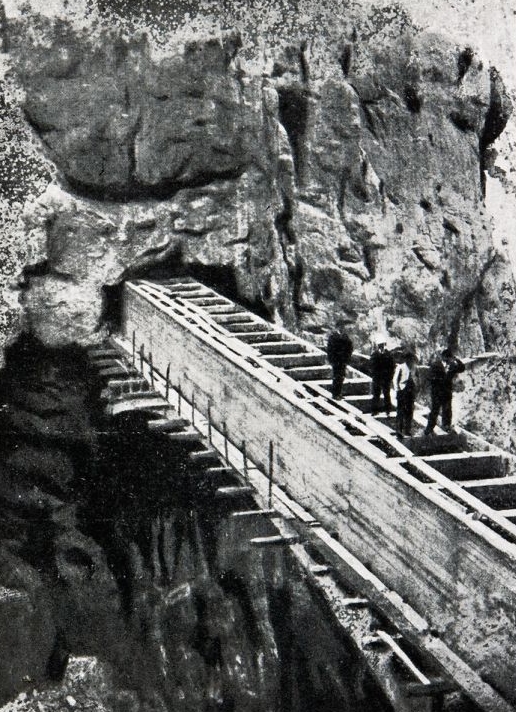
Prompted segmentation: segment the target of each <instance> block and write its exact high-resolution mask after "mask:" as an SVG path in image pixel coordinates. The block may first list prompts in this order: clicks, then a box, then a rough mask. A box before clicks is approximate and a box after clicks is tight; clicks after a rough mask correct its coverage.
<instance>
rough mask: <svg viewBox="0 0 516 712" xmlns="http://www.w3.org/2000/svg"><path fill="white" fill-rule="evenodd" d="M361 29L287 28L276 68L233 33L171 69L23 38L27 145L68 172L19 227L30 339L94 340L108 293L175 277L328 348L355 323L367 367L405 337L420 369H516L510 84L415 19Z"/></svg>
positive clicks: (97, 38)
mask: <svg viewBox="0 0 516 712" xmlns="http://www.w3.org/2000/svg"><path fill="white" fill-rule="evenodd" d="M284 12H285V13H286V15H285V16H289V13H288V11H287V10H286V9H284ZM356 12H357V10H356V8H355V9H354V13H355V14H354V15H353V13H352V14H351V16H350V18H349V19H346V20H344V19H343V18H341V20H340V25H337V26H336V27H333V29H332V31H331V32H330V31H329V30H328V32H327V33H321V34H320V36H319V37H318V38H317V42H316V41H314V40H312V41H311V42H308V41H307V39H306V38H305V39H303V38H302V37H301V38H300V39H299V40H298V41H297V43H296V42H293V41H292V40H291V39H290V38H286V37H285V36H283V35H282V33H281V32H278V31H277V30H271V28H269V32H272V34H273V36H275V37H276V39H277V40H278V42H277V44H272V45H271V46H270V47H267V52H266V54H262V53H261V51H259V50H258V49H257V45H256V38H253V37H252V36H251V35H249V34H248V35H245V34H244V36H243V38H241V37H240V36H239V35H238V34H236V33H235V32H229V33H227V32H226V33H222V35H221V36H219V37H213V36H212V37H208V38H207V39H196V40H189V41H186V42H183V43H182V44H177V43H171V42H170V43H169V44H168V45H167V44H165V47H164V48H163V46H161V47H160V51H159V53H158V52H157V51H156V45H155V40H153V39H151V38H150V37H149V36H147V35H145V34H144V33H142V32H141V31H140V32H136V33H135V32H133V33H132V34H127V33H124V32H123V31H122V30H120V31H115V30H113V29H110V30H106V29H102V27H101V29H100V30H98V31H97V33H96V34H93V35H92V36H86V35H85V34H84V33H80V32H78V31H77V30H76V29H74V28H73V26H72V25H71V24H67V23H66V22H62V21H59V22H51V21H49V20H45V19H43V18H29V19H25V20H22V21H19V22H16V23H14V22H12V23H10V24H9V25H8V32H7V34H8V37H9V48H10V60H11V64H12V71H11V73H10V74H9V75H8V76H9V77H10V82H11V85H14V84H16V83H18V85H19V86H21V87H22V88H23V92H24V95H23V98H22V99H20V98H19V97H16V96H15V95H13V89H12V88H11V90H10V96H11V100H12V101H13V102H14V103H16V102H18V106H21V107H22V109H23V115H24V117H25V121H26V123H25V125H24V124H23V121H21V122H19V127H18V132H17V135H18V136H19V135H20V134H21V133H23V134H24V135H25V134H26V133H27V131H28V124H30V126H31V127H32V128H33V130H34V132H35V133H34V137H33V139H32V143H31V146H32V151H33V153H34V152H35V155H34V158H33V159H32V165H33V164H34V162H35V161H36V160H37V159H39V160H40V161H41V160H43V159H41V158H39V154H45V156H46V158H45V159H44V160H46V161H47V163H49V165H50V166H53V167H54V169H53V170H54V175H55V178H54V180H53V181H52V182H51V183H48V187H47V188H46V190H41V189H39V194H37V191H33V194H32V197H29V198H28V199H27V201H26V203H25V205H24V213H23V218H22V221H21V223H20V224H21V226H22V229H25V230H28V232H29V236H30V239H29V244H30V245H31V246H32V247H31V253H32V258H33V259H32V260H31V259H30V257H31V255H30V254H29V255H26V258H25V260H23V259H22V260H21V263H22V264H21V265H20V266H22V265H23V262H24V261H25V269H24V279H23V283H22V287H23V292H22V296H21V303H22V311H21V317H20V318H21V320H22V324H23V325H24V328H25V329H28V330H29V331H30V332H31V333H34V334H35V335H36V336H38V337H39V338H41V339H42V340H43V341H44V342H46V343H48V344H53V345H59V344H62V343H64V342H73V341H78V342H80V343H88V342H91V341H92V340H95V339H96V338H98V335H99V333H100V332H101V331H102V326H103V323H104V317H105V314H106V312H107V311H109V308H108V307H107V306H106V298H108V299H109V289H108V291H107V292H106V290H105V287H106V286H107V287H110V286H111V287H114V286H115V285H117V284H118V283H119V282H120V281H121V280H123V279H124V278H127V277H130V276H133V275H141V274H152V273H153V272H156V269H159V270H160V272H161V274H167V273H168V274H172V273H181V272H182V271H190V272H191V273H193V274H195V275H197V276H199V277H200V278H202V279H207V281H209V282H210V281H212V280H214V281H215V282H217V283H216V284H215V285H214V286H217V287H219V288H221V289H222V290H223V291H224V290H225V291H226V292H227V293H229V294H230V296H233V297H235V298H237V299H240V300H243V301H246V302H247V303H248V304H251V305H252V306H254V308H256V309H258V310H259V311H260V312H261V313H265V314H268V315H270V317H271V318H273V319H278V320H280V321H283V322H284V323H286V324H287V325H288V326H289V327H290V328H292V329H294V330H297V331H299V332H301V333H303V334H304V335H305V336H307V337H308V338H311V339H314V340H318V339H322V338H323V336H322V335H323V334H324V333H325V332H326V330H327V328H328V326H329V325H330V324H331V323H332V322H333V320H334V319H335V317H336V315H340V314H344V316H346V317H347V318H348V319H349V321H350V323H352V325H353V326H352V331H353V336H354V338H355V343H356V344H357V345H358V346H359V347H361V348H364V349H367V348H369V343H370V338H371V334H372V333H374V332H375V331H376V330H377V329H378V328H387V330H388V331H389V332H390V333H391V335H392V336H393V337H394V338H397V339H399V340H400V341H403V342H408V343H411V344H412V345H413V346H414V347H415V348H416V349H418V350H419V351H420V352H421V353H422V355H423V357H424V356H427V355H428V354H429V352H430V351H431V350H432V349H433V348H436V347H437V346H438V345H440V344H442V343H448V344H450V345H452V346H454V347H457V346H458V347H459V349H460V350H461V353H463V354H466V355H467V354H472V353H477V352H480V351H484V350H492V349H501V350H502V352H505V353H509V352H510V350H511V349H512V341H513V336H512V334H514V333H515V331H514V325H515V322H514V316H515V311H514V300H513V297H512V296H511V295H512V294H513V290H514V286H513V279H512V276H511V272H510V268H509V265H508V263H507V262H506V261H505V258H504V257H503V256H502V255H501V254H498V253H496V252H495V250H494V248H493V243H492V239H491V225H490V221H489V217H488V215H487V213H486V209H485V206H484V203H483V190H484V187H485V185H484V184H485V174H484V169H485V168H486V166H487V165H488V163H489V160H490V158H489V146H490V145H491V143H492V142H493V141H494V140H495V139H496V138H497V136H498V135H499V134H500V132H501V131H503V128H504V126H505V124H506V122H507V120H508V117H509V115H510V112H511V104H510V101H509V99H508V97H507V94H506V92H505V90H504V87H503V83H502V81H501V78H500V76H499V74H498V72H496V70H494V69H490V68H489V67H488V66H486V65H484V64H483V61H482V59H481V58H480V57H478V56H476V55H475V53H474V51H473V50H472V49H471V48H470V47H465V48H457V47H453V46H452V45H450V43H449V42H448V41H445V40H443V39H442V38H440V37H439V36H437V35H434V34H425V33H422V32H420V31H418V30H417V29H416V28H415V27H414V26H413V25H412V24H411V23H410V21H409V20H408V18H407V16H406V15H405V14H403V13H401V12H398V13H397V14H396V12H393V13H391V14H388V15H382V14H381V13H375V12H374V11H373V12H372V13H371V14H370V15H369V16H365V15H364V14H363V12H362V18H361V19H362V24H361V25H360V24H358V23H357V16H356ZM352 19H353V22H352ZM36 20H37V27H38V31H39V32H40V40H39V42H38V43H35V42H34V41H33V40H31V39H30V28H31V27H32V26H33V25H34V23H35V22H36ZM269 40H270V38H269ZM13 96H14V98H13ZM11 111H14V109H11ZM23 140H24V141H25V142H26V141H27V138H26V137H25V138H24V139H23ZM38 142H39V148H38ZM38 151H39V153H38ZM32 165H31V167H32ZM38 185H40V186H41V184H38ZM18 240H19V238H18ZM18 240H17V239H15V236H14V235H13V241H14V243H16V242H17V241H18ZM211 275H212V276H211ZM216 275H218V276H216ZM224 282H225V284H224ZM212 283H213V282H212ZM500 284H504V285H505V287H504V289H503V294H501V293H500V289H499V285H500ZM106 295H107V296H106Z"/></svg>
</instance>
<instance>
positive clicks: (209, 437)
mask: <svg viewBox="0 0 516 712" xmlns="http://www.w3.org/2000/svg"><path fill="white" fill-rule="evenodd" d="M208 442H209V444H210V445H211V444H212V440H211V401H210V400H208Z"/></svg>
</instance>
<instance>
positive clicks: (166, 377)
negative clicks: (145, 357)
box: [165, 364, 170, 401]
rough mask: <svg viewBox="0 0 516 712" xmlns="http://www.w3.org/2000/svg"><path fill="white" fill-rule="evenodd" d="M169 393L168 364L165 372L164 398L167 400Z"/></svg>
mask: <svg viewBox="0 0 516 712" xmlns="http://www.w3.org/2000/svg"><path fill="white" fill-rule="evenodd" d="M169 394H170V364H168V366H167V373H166V374H165V400H167V401H168V396H169Z"/></svg>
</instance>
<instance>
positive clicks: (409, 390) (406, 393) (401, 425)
mask: <svg viewBox="0 0 516 712" xmlns="http://www.w3.org/2000/svg"><path fill="white" fill-rule="evenodd" d="M393 384H394V388H395V390H396V405H397V408H396V435H397V436H398V438H400V439H401V438H403V436H404V435H407V436H409V437H410V436H411V435H412V420H413V417H414V401H415V399H416V393H417V390H418V387H419V378H418V374H417V368H416V357H415V355H414V354H413V353H411V352H410V351H407V352H405V353H404V354H403V356H402V360H401V363H399V364H398V365H397V366H396V370H395V372H394V378H393Z"/></svg>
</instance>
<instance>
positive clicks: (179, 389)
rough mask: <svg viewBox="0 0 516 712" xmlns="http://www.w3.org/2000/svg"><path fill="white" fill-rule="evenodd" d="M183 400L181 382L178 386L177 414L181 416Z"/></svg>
mask: <svg viewBox="0 0 516 712" xmlns="http://www.w3.org/2000/svg"><path fill="white" fill-rule="evenodd" d="M182 400H183V391H182V389H181V381H179V382H178V384H177V414H178V415H181V401H182Z"/></svg>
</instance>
